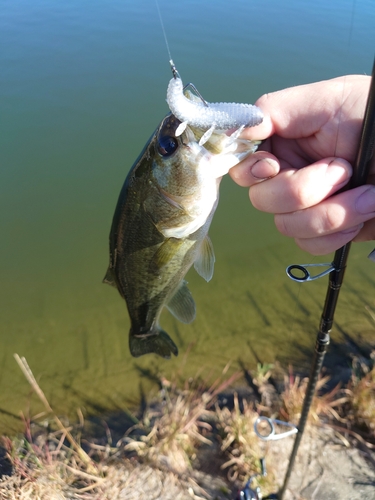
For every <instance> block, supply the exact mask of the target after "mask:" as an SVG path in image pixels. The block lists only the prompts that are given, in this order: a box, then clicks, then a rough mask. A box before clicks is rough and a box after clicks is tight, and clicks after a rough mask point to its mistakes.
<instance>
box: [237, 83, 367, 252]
mask: <svg viewBox="0 0 375 500" xmlns="http://www.w3.org/2000/svg"><path fill="white" fill-rule="evenodd" d="M369 85H370V77H367V76H356V75H352V76H344V77H340V78H335V79H333V80H327V81H323V82H318V83H313V84H309V85H302V86H299V87H294V88H289V89H285V90H282V91H279V92H274V93H272V94H266V95H263V96H262V97H260V99H258V101H257V102H256V105H257V106H259V107H260V108H261V109H262V111H263V113H264V115H265V118H264V121H263V123H262V124H261V125H259V126H257V127H253V128H248V129H245V131H244V132H243V134H242V136H243V137H244V138H246V139H253V140H254V139H261V140H264V142H263V143H262V145H261V147H260V149H259V151H257V152H256V153H255V154H253V155H251V156H250V157H248V158H247V159H245V160H244V161H242V162H241V163H239V164H238V165H236V166H235V167H233V168H232V169H231V170H230V172H229V173H230V175H231V177H232V178H233V180H234V181H235V182H237V184H239V185H241V186H246V187H251V188H250V200H251V202H252V203H253V205H254V206H255V207H256V208H257V209H259V210H262V211H264V212H269V213H274V214H275V224H276V227H277V229H278V230H279V231H280V232H281V233H282V234H284V235H286V236H291V237H293V238H295V241H296V243H297V245H298V246H299V247H301V248H302V249H303V250H306V251H308V252H310V253H312V254H315V255H321V254H326V253H329V252H332V251H334V250H336V249H337V248H340V247H341V246H342V245H344V244H345V243H348V242H349V241H351V240H352V239H354V240H355V241H366V240H372V239H375V219H374V218H375V187H374V186H371V185H370V184H371V183H374V184H375V161H373V165H372V167H371V171H370V176H369V179H368V184H367V185H365V186H361V187H358V188H355V189H352V190H349V191H345V192H342V193H341V192H340V193H337V192H338V191H339V190H340V189H341V188H343V187H344V186H345V185H346V184H347V183H348V182H349V180H350V177H351V175H352V167H351V164H353V163H354V160H355V156H356V152H357V149H358V143H359V137H360V132H361V126H362V120H363V116H364V111H365V106H366V102H367V95H368V90H369ZM373 160H375V158H374V159H373ZM335 193H336V194H335Z"/></svg>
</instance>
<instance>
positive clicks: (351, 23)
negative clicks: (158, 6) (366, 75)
mask: <svg viewBox="0 0 375 500" xmlns="http://www.w3.org/2000/svg"><path fill="white" fill-rule="evenodd" d="M155 1H156V0H155ZM356 3H357V0H354V1H353V7H352V13H351V16H350V25H349V36H348V42H347V47H346V56H345V57H346V58H348V56H349V54H350V47H351V44H352V36H353V26H354V16H355V11H356ZM346 79H347V75H346V74H345V76H344V83H343V86H342V91H341V106H340V108H339V113H338V117H337V118H338V126H337V132H336V141H335V150H334V155H333V156H337V146H338V140H339V135H340V127H341V123H342V110H343V104H344V93H345V87H346Z"/></svg>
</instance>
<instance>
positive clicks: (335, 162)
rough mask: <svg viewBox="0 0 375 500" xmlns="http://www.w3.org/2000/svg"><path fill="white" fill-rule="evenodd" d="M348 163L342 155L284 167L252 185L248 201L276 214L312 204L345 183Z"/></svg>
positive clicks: (349, 172)
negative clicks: (275, 173) (298, 167)
mask: <svg viewBox="0 0 375 500" xmlns="http://www.w3.org/2000/svg"><path fill="white" fill-rule="evenodd" d="M351 174H352V167H351V165H350V164H349V163H348V162H347V161H345V160H343V159H341V158H325V159H324V160H320V161H318V162H316V163H314V164H312V165H310V166H308V167H305V168H302V169H300V170H295V169H285V170H282V171H280V173H279V174H278V175H276V176H275V177H273V178H272V179H268V180H265V181H264V182H261V183H259V184H255V185H253V186H252V187H251V189H250V200H251V202H252V204H253V205H254V207H255V208H257V209H258V210H262V211H263V212H270V213H275V214H282V213H289V212H295V211H298V210H304V209H306V208H309V207H312V206H314V205H316V204H317V203H320V202H321V201H322V200H324V199H326V198H327V197H328V196H331V195H332V194H333V193H335V192H336V191H338V190H339V189H341V188H342V187H343V186H345V185H346V184H347V182H348V181H349V179H350V176H351Z"/></svg>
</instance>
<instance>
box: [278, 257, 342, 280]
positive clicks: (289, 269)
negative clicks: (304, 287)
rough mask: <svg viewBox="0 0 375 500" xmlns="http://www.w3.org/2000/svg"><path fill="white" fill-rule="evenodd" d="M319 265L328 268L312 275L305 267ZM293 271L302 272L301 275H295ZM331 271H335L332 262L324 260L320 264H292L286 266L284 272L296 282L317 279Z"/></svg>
mask: <svg viewBox="0 0 375 500" xmlns="http://www.w3.org/2000/svg"><path fill="white" fill-rule="evenodd" d="M321 266H324V267H327V268H328V269H326V270H325V271H323V272H321V273H319V274H315V275H314V276H312V275H311V274H310V273H309V271H308V270H307V269H306V268H307V267H321ZM294 271H300V272H301V273H302V276H297V275H296V274H295V273H294ZM332 271H337V269H336V267H335V265H334V263H333V262H328V263H327V262H325V263H321V264H292V265H291V266H288V267H287V268H286V274H287V275H288V276H289V278H290V279H292V280H293V281H297V282H298V283H304V282H305V281H314V280H317V279H319V278H322V277H323V276H327V274H330V273H331V272H332Z"/></svg>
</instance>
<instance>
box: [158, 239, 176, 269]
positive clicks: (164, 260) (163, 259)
mask: <svg viewBox="0 0 375 500" xmlns="http://www.w3.org/2000/svg"><path fill="white" fill-rule="evenodd" d="M182 244H183V240H180V239H178V238H168V239H167V240H165V241H164V243H162V244H161V245H160V247H159V248H158V249H157V251H156V252H155V255H154V256H153V258H152V260H151V265H153V266H156V267H157V269H161V268H162V267H164V266H165V265H166V264H168V262H170V261H171V260H172V259H173V257H174V256H175V255H176V253H177V252H178V249H179V248H180V246H181V245H182Z"/></svg>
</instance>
